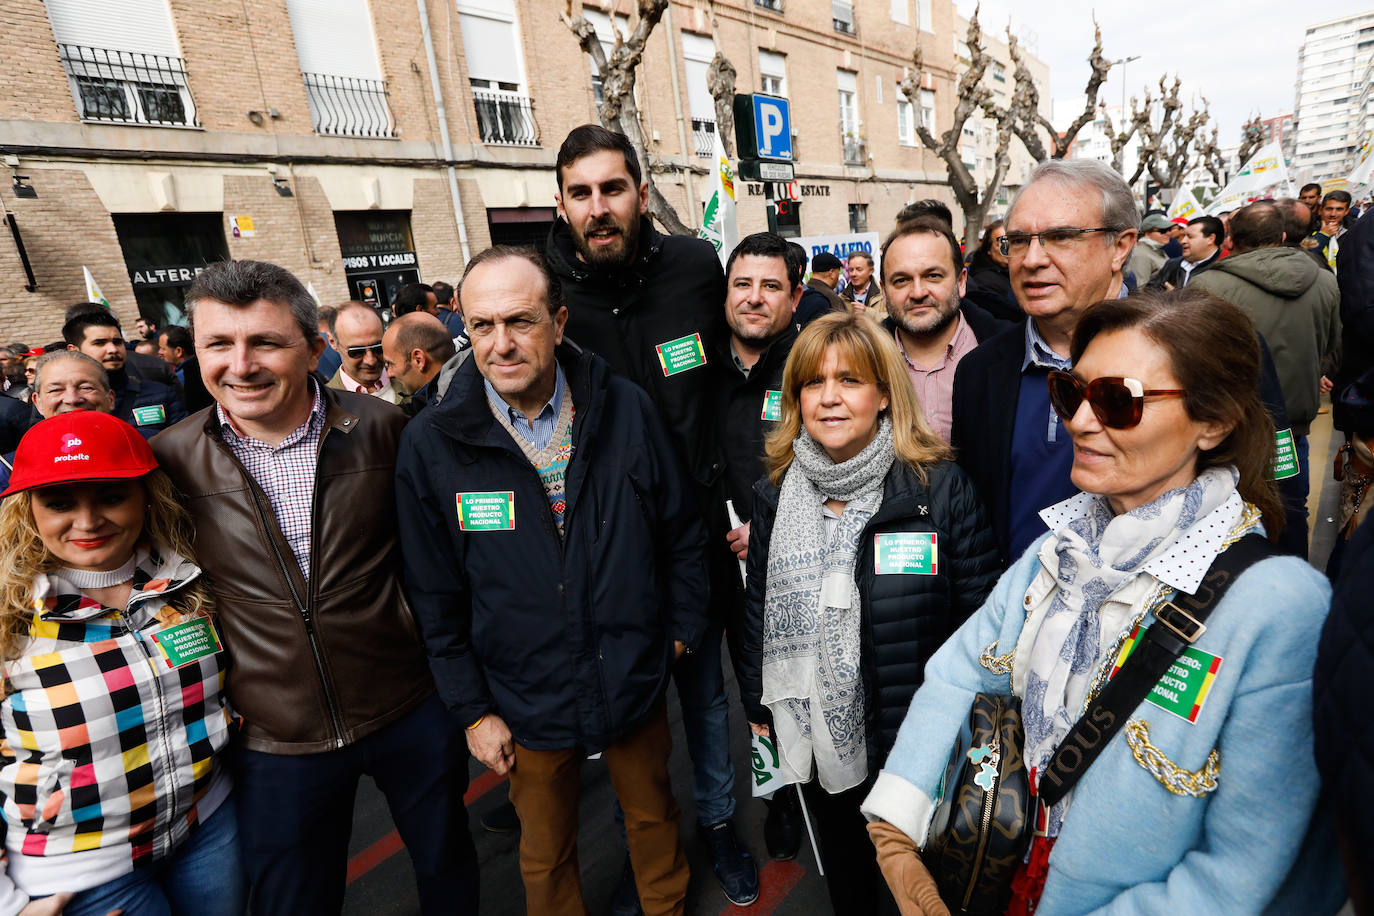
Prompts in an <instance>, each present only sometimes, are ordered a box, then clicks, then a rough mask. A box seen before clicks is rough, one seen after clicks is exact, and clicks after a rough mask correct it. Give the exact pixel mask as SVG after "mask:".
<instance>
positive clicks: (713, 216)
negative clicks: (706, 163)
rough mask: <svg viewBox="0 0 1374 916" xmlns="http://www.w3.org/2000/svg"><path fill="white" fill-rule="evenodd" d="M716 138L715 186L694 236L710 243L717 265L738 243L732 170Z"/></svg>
mask: <svg viewBox="0 0 1374 916" xmlns="http://www.w3.org/2000/svg"><path fill="white" fill-rule="evenodd" d="M715 138H716V167H715V172H716V189H715V191H713V192H712V194H711V199H710V201H708V202H707V204H706V213H705V215H704V216H703V217H702V219H701V228H700V229H699V230H697V236H698V237H699V238H703V239H705V240H706V241H708V242H710V243H711V245H712V246H713V247H714V248H715V249H716V256H717V257H719V258H720V266H721V267H722V268H724V267H725V262H726V261H728V260H729V259H730V252H732V251H734V250H735V246H736V245H737V244H739V221H738V217H737V216H736V213H735V170H734V168H732V167H731V165H730V159H729V157H727V156H726V155H725V147H724V146H723V145H722V144H721V142H720V134H715Z"/></svg>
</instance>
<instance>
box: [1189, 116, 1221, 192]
mask: <svg viewBox="0 0 1374 916" xmlns="http://www.w3.org/2000/svg"><path fill="white" fill-rule="evenodd" d="M1195 143H1196V147H1197V155H1198V163H1199V164H1200V165H1201V166H1202V167H1203V168H1205V169H1206V170H1207V174H1209V175H1211V176H1212V181H1213V182H1215V183H1216V186H1217V189H1218V190H1220V189H1221V188H1222V187H1223V186H1224V185H1225V184H1226V157H1225V156H1223V155H1222V153H1221V147H1220V146H1218V145H1217V126H1216V125H1215V124H1213V125H1212V132H1211V133H1210V134H1208V133H1207V131H1206V130H1205V129H1203V130H1201V131H1199V132H1198V135H1197V140H1196V141H1195Z"/></svg>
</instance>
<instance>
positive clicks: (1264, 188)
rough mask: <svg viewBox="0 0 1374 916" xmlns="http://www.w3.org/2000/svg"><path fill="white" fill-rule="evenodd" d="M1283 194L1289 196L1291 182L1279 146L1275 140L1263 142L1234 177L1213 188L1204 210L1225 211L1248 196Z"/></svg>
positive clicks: (1267, 196) (1261, 196) (1259, 197)
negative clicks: (1214, 196) (1218, 189)
mask: <svg viewBox="0 0 1374 916" xmlns="http://www.w3.org/2000/svg"><path fill="white" fill-rule="evenodd" d="M1284 195H1287V196H1290V197H1291V196H1293V182H1292V181H1290V180H1289V178H1288V166H1287V165H1286V164H1284V161H1283V150H1281V149H1280V148H1279V145H1278V144H1277V143H1266V144H1265V145H1264V146H1261V147H1260V148H1259V149H1258V150H1256V151H1255V155H1253V156H1251V157H1250V159H1249V160H1248V161H1247V162H1246V163H1245V165H1243V166H1241V169H1240V172H1238V173H1237V174H1236V177H1235V178H1232V179H1231V180H1230V181H1228V182H1227V183H1226V187H1224V188H1222V189H1221V190H1220V191H1219V192H1217V196H1216V199H1215V200H1213V201H1212V202H1211V203H1210V204H1208V205H1207V213H1208V214H1209V215H1214V214H1217V213H1223V212H1228V211H1231V210H1235V209H1237V208H1239V207H1243V206H1245V205H1246V204H1248V203H1249V202H1250V201H1252V200H1259V199H1262V198H1270V197H1275V196H1284Z"/></svg>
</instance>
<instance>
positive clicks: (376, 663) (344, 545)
mask: <svg viewBox="0 0 1374 916" xmlns="http://www.w3.org/2000/svg"><path fill="white" fill-rule="evenodd" d="M186 298H187V309H188V312H189V314H190V316H191V322H192V333H193V335H194V337H195V347H196V355H197V357H199V360H200V367H201V373H202V375H203V377H204V380H205V385H206V388H207V389H208V390H209V392H210V394H211V395H212V396H213V397H214V398H215V400H216V402H217V403H216V404H215V405H214V406H212V407H209V408H206V409H205V410H202V411H200V412H199V413H196V414H193V415H192V416H190V417H189V418H187V419H186V420H185V421H184V422H182V423H179V424H178V425H177V426H175V427H173V428H172V429H170V430H168V431H166V432H165V433H163V434H162V435H161V436H159V437H158V438H157V440H156V441H155V442H154V443H153V448H154V450H155V451H156V453H157V455H158V461H159V463H160V465H161V466H162V468H163V469H164V470H166V471H167V473H168V474H169V475H171V477H172V479H173V481H175V482H176V484H177V486H178V487H179V488H180V489H181V491H182V493H184V494H185V496H186V503H187V507H188V509H189V510H190V511H191V513H192V515H193V517H194V519H195V522H196V527H197V531H196V548H197V549H196V552H197V555H198V557H199V561H200V563H201V565H202V567H203V568H204V569H205V570H206V572H208V573H209V574H210V575H211V576H212V577H213V582H214V594H215V600H216V612H217V614H218V615H219V622H220V632H221V634H223V638H224V642H225V644H226V647H227V648H228V649H229V652H230V655H231V657H232V659H233V667H232V668H231V670H230V673H229V678H228V690H229V694H230V697H231V699H232V702H233V704H234V708H235V709H236V711H237V712H238V713H239V714H240V715H242V716H243V720H244V721H243V727H242V733H241V736H240V737H241V741H240V747H239V749H238V754H237V755H236V763H237V767H236V773H235V791H236V793H237V801H238V816H239V834H240V843H241V846H242V849H243V854H244V859H245V865H246V866H247V868H248V872H249V875H250V877H251V879H252V881H253V901H254V909H255V912H257V913H262V914H276V913H291V914H293V916H299V914H315V913H319V914H328V913H338V912H339V911H340V909H341V908H342V905H343V893H344V884H345V871H346V867H347V855H348V837H349V829H350V826H351V824H352V816H353V799H354V793H355V791H356V789H357V783H358V778H359V776H361V775H362V774H364V773H366V774H367V775H369V776H371V777H372V778H373V780H374V781H375V782H376V783H377V785H378V787H379V788H380V789H381V790H382V792H383V793H384V794H385V795H386V797H387V801H388V804H389V805H390V808H391V813H392V816H393V818H394V819H395V821H396V824H397V827H398V828H399V830H400V832H401V836H402V837H403V838H404V839H405V841H406V845H407V846H408V847H409V851H410V856H411V859H412V861H413V862H414V864H415V870H416V881H417V884H418V885H419V896H420V901H421V906H422V909H423V911H424V912H425V913H440V912H442V913H454V912H458V913H473V914H475V913H476V912H477V858H476V852H475V850H474V848H473V846H472V840H471V838H470V836H469V834H468V832H467V816H466V811H465V809H464V807H463V798H462V797H463V792H464V791H465V789H466V787H467V748H466V742H465V740H464V736H463V734H462V727H461V726H460V725H458V724H457V723H456V722H455V721H454V720H453V717H452V716H450V715H449V714H448V711H447V710H446V709H445V708H444V705H443V703H442V702H440V700H439V699H438V697H437V695H436V694H435V692H434V682H433V679H432V677H431V675H430V672H429V668H428V665H427V663H426V657H425V653H424V650H423V648H422V646H421V644H420V641H419V637H418V635H417V633H416V629H415V625H414V621H413V619H412V618H411V614H410V610H409V608H408V607H407V605H406V602H405V598H404V596H403V594H402V591H401V583H400V580H399V576H398V570H399V569H400V557H399V548H398V546H397V527H396V514H395V495H394V485H393V476H394V473H395V463H396V448H397V442H398V440H399V438H400V435H401V430H402V428H403V427H404V426H405V422H406V418H405V415H404V414H403V413H402V412H401V411H400V410H399V409H397V408H396V407H394V406H392V405H390V404H387V403H384V402H382V401H379V400H378V399H376V398H372V397H368V396H366V395H361V394H354V393H351V392H344V391H335V390H332V389H329V388H326V387H325V386H323V385H320V384H318V383H317V382H316V381H314V380H313V379H312V378H311V376H310V373H311V371H312V370H313V369H314V368H315V366H316V364H317V362H318V360H319V357H320V352H321V351H322V350H323V349H324V342H323V340H322V339H321V338H320V336H319V333H318V332H317V330H316V322H315V302H314V299H313V298H312V297H311V296H310V294H309V293H308V292H306V290H305V288H304V287H303V286H302V285H301V283H300V281H298V280H297V279H296V278H295V277H294V276H292V275H291V274H290V273H289V272H287V271H286V270H284V269H282V268H280V267H277V266H275V265H272V264H266V263H263V262H260V261H232V262H226V263H220V264H214V265H211V266H210V267H208V268H206V270H205V271H204V272H203V273H202V274H201V275H200V276H199V277H198V278H197V279H196V281H195V283H194V284H193V285H192V286H191V289H190V291H189V292H188V293H187V297H186Z"/></svg>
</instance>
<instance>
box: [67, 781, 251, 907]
mask: <svg viewBox="0 0 1374 916" xmlns="http://www.w3.org/2000/svg"><path fill="white" fill-rule="evenodd" d="M247 905H248V882H247V879H246V877H245V875H244V871H243V861H242V860H241V859H240V858H239V831H238V819H237V817H236V816H235V812H234V799H233V797H232V796H231V797H229V798H227V799H225V801H224V803H223V804H221V805H220V806H219V808H217V809H216V810H215V813H214V814H212V815H210V819H209V820H208V821H206V822H205V823H203V824H201V825H200V826H199V827H198V828H196V829H195V830H193V831H191V835H190V836H189V837H187V839H186V841H185V842H184V843H182V845H181V848H180V849H178V850H177V851H176V852H175V853H173V854H172V857H171V858H170V859H167V860H166V861H164V862H158V863H157V864H155V865H150V866H148V867H147V868H136V869H134V870H133V871H131V872H129V873H128V874H127V875H123V876H122V877H119V878H115V879H114V880H113V881H106V882H105V883H104V884H100V885H97V886H95V887H93V888H91V889H90V890H85V891H82V892H81V893H79V894H77V895H76V896H75V897H73V898H72V899H71V902H70V903H68V904H67V905H66V906H65V907H63V909H62V913H63V916H105V914H106V913H108V912H110V911H111V910H117V909H122V910H123V911H124V916H242V913H243V911H244V908H245V907H246V906H247Z"/></svg>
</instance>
